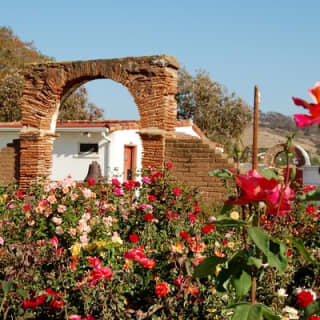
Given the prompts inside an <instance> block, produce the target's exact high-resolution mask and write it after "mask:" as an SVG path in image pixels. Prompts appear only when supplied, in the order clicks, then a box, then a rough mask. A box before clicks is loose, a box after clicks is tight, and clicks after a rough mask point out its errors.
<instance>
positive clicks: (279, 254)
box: [248, 227, 288, 273]
mask: <svg viewBox="0 0 320 320" xmlns="http://www.w3.org/2000/svg"><path fill="white" fill-rule="evenodd" d="M248 235H249V237H250V238H251V239H252V241H253V242H254V243H255V244H256V246H257V247H258V248H259V249H260V250H261V251H262V252H263V254H264V255H265V256H266V258H267V261H268V263H269V264H270V265H272V266H273V267H275V268H277V269H278V271H279V272H280V273H282V272H284V271H285V270H286V269H287V266H288V260H287V256H286V248H285V245H284V244H283V243H282V242H281V241H280V240H278V239H275V238H271V237H269V235H268V234H267V233H266V232H265V231H262V230H260V229H259V228H257V227H251V228H248Z"/></svg>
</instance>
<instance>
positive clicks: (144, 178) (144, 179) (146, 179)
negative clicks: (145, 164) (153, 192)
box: [141, 177, 151, 184]
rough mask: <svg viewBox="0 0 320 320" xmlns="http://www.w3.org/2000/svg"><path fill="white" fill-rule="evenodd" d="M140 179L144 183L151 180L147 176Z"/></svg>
mask: <svg viewBox="0 0 320 320" xmlns="http://www.w3.org/2000/svg"><path fill="white" fill-rule="evenodd" d="M141 181H142V182H143V183H145V184H149V183H150V182H151V179H150V178H149V177H143V178H142V179H141Z"/></svg>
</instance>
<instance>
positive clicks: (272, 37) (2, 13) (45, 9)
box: [0, 0, 320, 119]
mask: <svg viewBox="0 0 320 320" xmlns="http://www.w3.org/2000/svg"><path fill="white" fill-rule="evenodd" d="M319 11H320V1H319V0H317V1H314V0H308V1H307V2H303V1H301V0H291V1H289V0H281V1H279V0H277V1H274V0H268V1H249V0H233V1H231V0H223V1H222V0H220V1H216V0H198V1H194V0H193V1H189V0H171V1H167V0H162V1H152V0H149V1H144V0H135V1H133V0H127V1H124V0H114V1H111V0H101V1H100V0H91V1H82V0H78V1H74V0H68V1H66V0H55V1H50V2H49V1H43V0H42V1H38V0H29V1H21V0H20V1H18V0H11V1H3V3H1V5H0V21H1V22H0V23H1V25H3V26H10V27H11V28H12V29H13V31H14V32H15V33H16V34H17V35H18V36H19V37H20V38H21V39H22V40H24V41H31V40H33V41H34V44H35V46H36V47H37V48H38V49H39V50H40V51H41V52H42V53H44V54H46V55H49V56H51V57H54V58H55V59H56V60H58V61H60V60H61V61H65V60H89V59H98V58H99V59H100V58H120V57H127V56H141V55H155V54H168V55H172V56H175V57H176V58H177V59H178V61H179V62H180V64H181V65H184V66H185V67H186V68H187V70H188V71H189V72H190V73H194V72H195V70H196V69H200V68H201V69H204V70H206V71H208V72H209V73H210V75H211V77H212V79H214V80H215V81H218V82H220V83H222V84H223V85H225V86H226V87H227V88H228V90H229V91H230V92H236V94H237V95H238V96H240V97H242V98H243V99H244V100H246V101H247V102H248V103H249V104H252V101H253V87H254V85H255V84H257V85H258V86H259V87H260V90H261V98H262V101H261V109H262V110H263V111H278V112H282V113H285V114H290V115H291V114H293V113H297V112H300V111H301V110H299V108H297V107H294V106H293V104H292V102H291V96H292V95H295V96H298V97H301V98H305V99H308V100H309V96H308V93H307V89H308V88H310V87H312V86H313V84H314V83H315V82H316V81H318V80H320V63H319V60H320V58H319V57H320V41H319V32H320V18H319ZM87 87H88V89H89V97H90V100H91V101H92V102H94V103H96V104H97V105H98V106H100V107H103V108H104V110H105V117H106V118H108V119H135V118H138V117H139V115H138V112H137V108H136V106H135V104H134V102H133V100H132V98H131V96H130V95H129V93H128V92H127V89H126V88H123V87H121V85H119V84H117V83H114V82H112V81H111V80H98V81H92V82H89V83H88V84H87Z"/></svg>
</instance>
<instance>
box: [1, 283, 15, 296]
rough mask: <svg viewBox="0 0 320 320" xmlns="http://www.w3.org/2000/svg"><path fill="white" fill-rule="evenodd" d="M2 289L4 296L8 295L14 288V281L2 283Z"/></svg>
mask: <svg viewBox="0 0 320 320" xmlns="http://www.w3.org/2000/svg"><path fill="white" fill-rule="evenodd" d="M1 287H2V290H3V293H4V295H7V294H8V293H9V292H10V290H11V288H12V287H13V282H12V281H4V280H3V281H1Z"/></svg>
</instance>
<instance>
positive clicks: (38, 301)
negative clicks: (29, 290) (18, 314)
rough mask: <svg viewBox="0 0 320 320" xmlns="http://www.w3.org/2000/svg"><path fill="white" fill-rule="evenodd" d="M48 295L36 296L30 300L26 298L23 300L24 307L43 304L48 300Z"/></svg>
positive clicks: (30, 307) (32, 307)
mask: <svg viewBox="0 0 320 320" xmlns="http://www.w3.org/2000/svg"><path fill="white" fill-rule="evenodd" d="M47 297H48V296H47V295H46V294H42V295H41V296H38V297H36V298H33V299H30V300H24V301H23V309H35V308H36V307H37V306H41V305H42V304H44V303H45V302H46V300H47Z"/></svg>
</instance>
